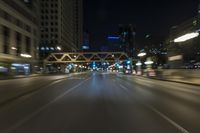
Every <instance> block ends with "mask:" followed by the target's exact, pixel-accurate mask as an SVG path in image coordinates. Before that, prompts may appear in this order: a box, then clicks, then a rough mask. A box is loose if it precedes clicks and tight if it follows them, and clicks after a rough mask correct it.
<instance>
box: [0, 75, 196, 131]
mask: <svg viewBox="0 0 200 133" xmlns="http://www.w3.org/2000/svg"><path fill="white" fill-rule="evenodd" d="M21 80H22V81H23V80H24V79H21ZM13 82H14V81H13ZM5 84H6V83H5ZM24 84H26V83H24ZM37 84H40V83H39V82H38V83H35V85H37ZM7 86H9V85H7ZM10 87H11V88H12V84H10ZM19 89H20V88H19ZM199 132H200V88H199V87H197V86H190V85H185V84H178V83H172V82H165V81H158V80H153V79H145V78H139V77H133V76H127V75H120V74H119V75H117V74H108V73H87V74H82V75H75V76H72V77H69V78H66V79H63V80H58V81H56V82H54V83H53V84H49V85H48V86H46V87H44V88H42V89H40V90H38V91H35V92H33V93H30V94H28V95H25V96H23V97H20V98H18V99H16V100H14V101H12V102H10V103H9V104H7V105H4V106H2V107H0V133H199Z"/></svg>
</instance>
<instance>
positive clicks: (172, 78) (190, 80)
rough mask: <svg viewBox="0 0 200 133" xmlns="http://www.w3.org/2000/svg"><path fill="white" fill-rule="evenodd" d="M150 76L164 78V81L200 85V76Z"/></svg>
mask: <svg viewBox="0 0 200 133" xmlns="http://www.w3.org/2000/svg"><path fill="white" fill-rule="evenodd" d="M150 78H151V79H156V80H163V81H169V82H176V83H183V84H188V85H195V86H200V79H199V78H183V77H178V76H168V77H166V78H159V77H150Z"/></svg>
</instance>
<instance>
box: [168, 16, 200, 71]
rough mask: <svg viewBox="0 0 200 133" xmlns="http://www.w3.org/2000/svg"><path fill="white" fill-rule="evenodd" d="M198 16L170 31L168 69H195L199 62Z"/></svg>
mask: <svg viewBox="0 0 200 133" xmlns="http://www.w3.org/2000/svg"><path fill="white" fill-rule="evenodd" d="M199 32H200V21H199V15H197V16H195V17H192V18H190V19H188V20H187V21H185V22H182V23H181V24H179V25H177V26H173V27H172V28H171V29H170V37H169V39H168V40H169V41H168V64H169V67H170V68H196V67H199V66H196V65H195V64H199V62H200V45H199V41H200V38H199Z"/></svg>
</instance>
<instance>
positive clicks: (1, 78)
mask: <svg viewBox="0 0 200 133" xmlns="http://www.w3.org/2000/svg"><path fill="white" fill-rule="evenodd" d="M38 76H43V74H31V75H16V76H0V80H8V79H20V78H30V77H38Z"/></svg>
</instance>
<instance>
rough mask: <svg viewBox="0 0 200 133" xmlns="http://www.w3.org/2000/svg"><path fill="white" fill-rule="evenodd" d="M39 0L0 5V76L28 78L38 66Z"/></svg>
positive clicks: (3, 0) (4, 0) (16, 0)
mask: <svg viewBox="0 0 200 133" xmlns="http://www.w3.org/2000/svg"><path fill="white" fill-rule="evenodd" d="M38 17H39V3H38V0H32V1H31V0H1V1H0V68H1V69H2V70H0V73H1V72H2V71H3V72H4V73H10V74H11V73H12V74H25V73H26V74H28V73H29V72H30V71H31V70H33V68H34V66H36V65H35V64H37V59H38V50H37V47H38V45H39V27H38V25H39V20H38Z"/></svg>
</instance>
